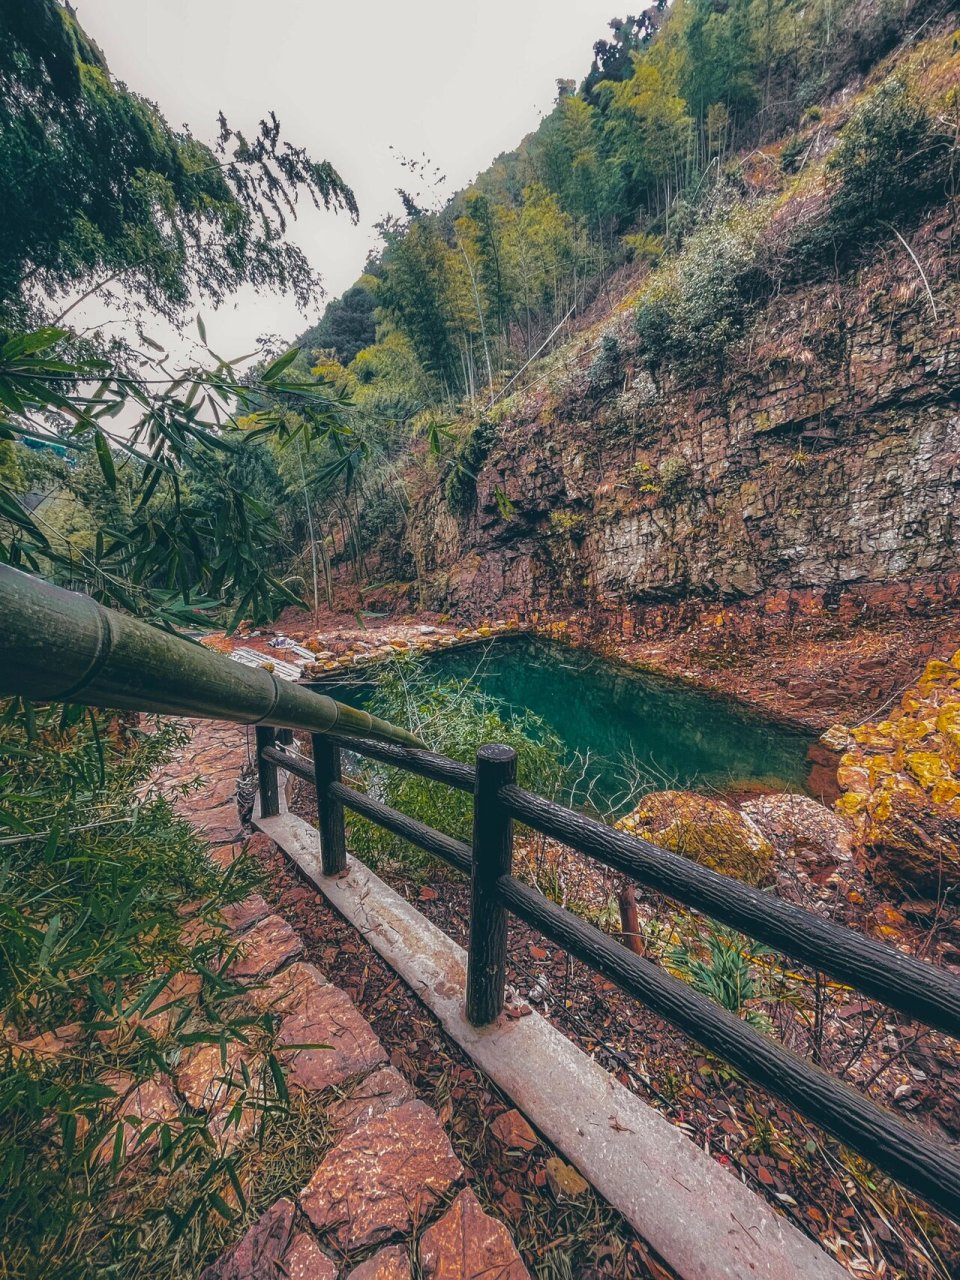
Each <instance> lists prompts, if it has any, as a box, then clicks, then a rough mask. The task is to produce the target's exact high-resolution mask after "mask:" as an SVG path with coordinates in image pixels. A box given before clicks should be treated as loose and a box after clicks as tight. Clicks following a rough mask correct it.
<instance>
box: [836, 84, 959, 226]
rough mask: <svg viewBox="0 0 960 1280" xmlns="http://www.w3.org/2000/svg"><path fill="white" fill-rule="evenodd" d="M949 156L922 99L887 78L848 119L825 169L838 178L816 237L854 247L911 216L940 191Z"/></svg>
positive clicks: (902, 85)
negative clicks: (828, 238)
mask: <svg viewBox="0 0 960 1280" xmlns="http://www.w3.org/2000/svg"><path fill="white" fill-rule="evenodd" d="M945 157H946V143H945V140H944V139H942V138H939V137H938V136H937V133H936V129H935V127H934V123H933V121H932V120H931V119H930V117H929V116H928V114H927V112H926V110H925V108H924V106H923V104H922V103H921V102H918V101H917V100H915V99H914V98H913V96H912V95H911V93H910V91H909V90H908V88H907V87H906V85H905V84H904V83H903V81H902V80H899V79H897V78H891V79H889V80H885V81H884V82H883V83H882V84H881V85H880V86H879V87H878V88H877V89H876V90H875V91H874V92H873V93H872V94H871V95H870V97H869V98H868V99H867V101H866V102H865V103H864V104H863V105H862V106H861V107H859V108H858V109H857V110H856V111H855V112H854V113H853V115H852V116H851V117H850V119H849V120H848V122H847V124H846V125H845V127H844V129H843V131H842V133H841V134H840V140H839V142H838V143H837V146H836V148H835V150H834V151H833V154H832V155H831V156H830V158H829V160H828V161H827V172H828V173H829V174H831V175H832V176H833V177H834V178H835V179H836V183H837V185H836V187H835V189H834V191H833V193H832V195H831V197H830V204H829V214H828V218H827V222H826V225H825V227H823V228H822V229H821V231H820V235H819V236H818V237H817V239H818V240H822V239H823V238H824V236H826V237H830V238H831V239H833V240H834V241H835V242H837V243H838V244H839V245H840V247H841V248H848V249H855V248H857V247H858V246H859V245H860V244H861V243H863V241H864V238H865V237H868V236H870V235H871V234H876V233H877V232H878V231H879V230H880V229H881V227H882V226H883V224H884V223H888V222H894V221H896V222H902V221H903V220H904V218H909V216H910V215H911V213H913V212H915V211H916V210H917V209H918V208H919V207H920V206H921V205H922V204H923V203H924V202H925V201H926V200H928V199H929V198H931V197H932V196H933V194H934V193H935V192H936V191H937V190H938V187H939V185H940V183H941V182H942V178H943V166H944V160H945Z"/></svg>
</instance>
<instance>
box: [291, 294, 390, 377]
mask: <svg viewBox="0 0 960 1280" xmlns="http://www.w3.org/2000/svg"><path fill="white" fill-rule="evenodd" d="M375 306H376V299H375V298H374V295H373V294H372V293H371V291H370V290H369V289H367V288H364V286H363V285H362V284H355V285H354V286H353V287H352V288H350V289H348V290H347V291H346V293H344V294H342V295H341V296H340V297H339V298H334V299H333V301H332V302H329V303H328V304H327V306H326V308H325V310H324V313H323V317H322V319H321V320H320V323H319V324H316V325H314V327H313V328H312V329H308V330H307V331H306V333H304V334H302V335H301V337H300V338H299V339H298V342H299V344H300V346H302V347H303V348H304V349H305V350H307V351H316V350H320V351H323V350H327V351H332V352H333V353H334V355H335V356H336V358H337V360H339V362H340V363H341V364H342V365H348V364H349V363H350V361H351V360H353V359H354V357H355V356H357V355H359V353H360V352H361V351H362V350H363V349H364V347H369V346H370V345H371V344H372V343H373V342H374V340H375V338H376V325H375V323H374V318H373V313H374V308H375Z"/></svg>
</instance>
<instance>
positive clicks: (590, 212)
mask: <svg viewBox="0 0 960 1280" xmlns="http://www.w3.org/2000/svg"><path fill="white" fill-rule="evenodd" d="M949 8H950V6H949V4H948V3H944V0H940V2H939V3H929V2H928V0H907V3H906V4H900V3H892V2H889V0H814V2H813V3H809V4H808V3H799V2H798V0H729V2H728V0H677V2H676V3H675V4H673V5H672V6H670V8H669V10H667V8H666V5H665V3H664V2H663V0H660V2H659V3H658V4H657V5H655V6H653V7H652V8H650V9H648V10H647V11H646V12H645V13H643V14H642V15H640V16H639V17H631V16H628V17H627V18H626V19H622V20H621V19H615V20H613V21H612V22H611V23H610V33H609V38H608V39H602V40H599V41H598V42H597V44H596V45H595V47H594V57H593V61H592V63H591V64H590V66H589V69H588V71H587V74H586V76H585V78H584V80H583V82H582V84H581V85H580V87H579V89H578V88H576V86H575V84H574V82H572V81H560V82H558V97H557V101H556V104H555V106H554V108H553V110H552V111H551V112H550V114H549V115H548V116H547V117H546V118H545V119H544V120H543V122H542V123H541V125H540V127H539V128H538V129H537V130H536V131H535V132H534V133H533V134H531V135H529V136H528V137H527V138H525V139H524V140H523V141H522V142H521V144H520V145H519V146H518V147H517V148H516V150H514V151H512V152H508V153H505V154H503V155H501V156H499V157H497V159H496V160H495V161H494V162H493V163H492V164H491V165H490V167H489V168H488V169H487V170H485V171H484V172H483V173H481V174H480V175H479V176H478V177H477V179H476V180H475V181H474V182H473V183H472V184H471V185H470V186H469V187H468V188H467V189H466V190H464V191H461V192H459V193H457V194H456V195H455V196H454V197H453V198H452V199H451V200H450V201H449V202H448V203H447V204H446V205H445V206H444V207H443V208H442V209H439V210H437V209H432V208H430V207H429V206H430V200H431V199H432V196H430V195H429V194H428V195H424V194H422V191H421V188H422V189H423V191H426V192H428V193H429V192H430V191H431V190H432V179H433V178H434V177H435V175H434V174H433V173H432V172H428V171H426V170H425V169H424V168H423V167H421V166H420V165H418V164H416V163H414V164H411V165H410V166H409V168H410V173H409V189H408V190H407V191H405V192H403V193H402V194H403V201H404V205H405V208H406V216H405V217H404V218H403V219H399V220H398V219H388V220H386V221H385V222H384V223H383V224H381V230H382V233H383V248H382V251H381V252H380V253H378V254H377V255H375V256H374V257H373V258H372V259H371V261H370V262H369V263H368V264H367V270H366V272H365V273H364V274H363V275H361V277H360V278H359V279H358V281H357V283H356V284H355V285H354V286H353V287H352V288H351V289H350V290H348V291H347V293H346V294H345V295H344V296H343V298H342V299H338V300H335V301H333V302H331V303H330V305H329V306H328V307H327V310H326V313H325V314H324V316H323V318H322V319H321V321H320V323H319V324H318V325H316V326H314V327H313V328H312V329H310V330H308V331H307V332H306V333H304V334H303V335H301V338H300V339H299V342H300V343H301V344H302V345H303V346H304V347H305V348H306V349H307V350H308V351H317V350H326V351H328V352H330V353H331V354H333V355H335V357H336V360H337V362H338V363H339V364H341V365H343V366H344V367H345V368H347V369H348V370H349V373H350V375H351V380H352V379H356V380H357V381H358V382H359V383H360V384H362V385H363V386H369V385H370V384H371V383H374V382H378V383H381V384H383V385H390V386H391V387H392V388H394V389H399V388H405V389H406V390H408V391H409V393H410V395H409V399H410V401H411V407H412V404H414V403H416V404H422V403H423V402H424V401H428V402H446V403H448V404H449V403H452V402H458V401H460V400H461V399H463V398H467V399H480V400H482V399H483V398H484V397H486V396H488V395H489V393H490V391H491V388H495V387H496V386H498V385H499V384H500V382H501V380H502V379H503V376H504V375H505V374H509V373H512V372H514V371H515V370H516V368H518V367H519V365H520V364H522V363H523V362H524V360H526V359H528V358H529V357H530V356H531V355H532V354H533V353H534V352H536V351H537V350H538V348H539V347H540V346H541V344H542V343H543V342H544V340H545V339H547V337H548V336H549V335H550V334H551V332H552V330H553V329H554V328H555V327H556V326H557V325H558V324H560V323H562V322H567V324H569V323H570V321H572V320H574V319H575V318H576V316H577V315H578V314H580V313H582V312H583V311H584V310H585V309H586V308H587V307H588V306H589V304H590V303H591V301H593V300H594V299H595V298H596V296H597V294H598V293H604V292H605V291H608V290H609V288H610V287H611V286H610V282H611V280H612V279H613V278H615V277H616V273H617V271H618V269H619V268H622V267H623V266H624V264H630V263H633V264H637V265H639V266H644V265H647V264H652V263H656V262H657V261H658V260H659V259H660V258H661V257H662V256H663V255H664V254H669V253H670V252H671V251H672V250H674V249H675V248H676V247H677V246H678V245H679V244H681V243H682V242H683V240H684V239H685V237H686V235H687V234H688V233H689V231H690V230H691V228H692V227H693V226H695V225H696V224H697V223H698V222H699V221H701V220H702V218H703V216H704V212H705V210H706V209H707V208H708V207H710V206H711V204H712V203H715V199H716V194H717V187H718V185H720V186H721V187H722V188H723V191H724V195H725V198H726V199H727V200H728V201H729V200H733V199H737V198H738V197H744V196H746V195H747V194H748V188H749V186H750V185H751V184H749V181H747V182H746V183H745V180H744V174H743V163H744V159H745V157H746V156H747V155H748V154H749V152H750V151H751V149H753V148H757V147H760V148H762V147H763V146H765V145H766V144H769V143H770V142H771V141H773V140H774V139H779V138H783V137H786V138H787V144H786V146H785V149H784V154H783V156H782V157H781V158H780V164H781V168H782V171H783V173H784V174H786V175H790V174H793V173H797V172H800V171H801V170H802V169H803V168H804V165H805V161H806V160H808V159H809V156H808V155H807V154H806V153H807V152H808V150H809V143H810V137H809V130H808V129H807V126H808V125H809V124H810V123H811V122H813V121H815V120H817V119H819V112H820V111H821V110H822V107H823V104H825V103H827V102H828V101H830V100H831V99H832V98H833V97H834V96H835V95H836V94H837V92H838V91H839V90H843V89H852V90H855V89H856V88H857V86H858V84H859V83H860V82H861V81H862V79H863V76H864V75H865V74H867V73H869V71H870V70H871V68H873V67H874V66H875V65H876V64H877V62H878V61H879V60H880V59H881V58H883V57H884V56H885V55H886V54H888V53H889V52H890V51H891V50H892V49H894V48H896V47H897V45H898V44H900V43H901V42H902V41H903V40H904V39H908V38H909V37H910V36H911V34H912V33H913V32H915V31H919V30H927V31H929V27H930V24H931V22H935V21H936V19H937V17H938V14H941V13H946V12H948V11H949ZM586 61H587V59H586V58H585V63H586ZM805 139H806V140H805ZM427 169H429V166H427ZM608 297H609V295H608ZM358 357H359V360H358V359H357V358H358ZM355 361H356V363H354V362H355Z"/></svg>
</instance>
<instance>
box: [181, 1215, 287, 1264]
mask: <svg viewBox="0 0 960 1280" xmlns="http://www.w3.org/2000/svg"><path fill="white" fill-rule="evenodd" d="M293 1216H294V1207H293V1205H292V1203H291V1202H290V1201H289V1200H278V1201H277V1203H276V1204H274V1205H271V1207H270V1208H269V1209H268V1210H267V1211H266V1213H264V1214H263V1215H262V1216H261V1217H260V1218H258V1219H257V1221H256V1222H255V1223H254V1224H253V1226H252V1227H251V1228H250V1230H249V1231H248V1232H247V1234H246V1235H245V1236H244V1237H243V1239H242V1240H240V1241H239V1243H237V1244H235V1245H234V1246H233V1248H232V1249H228V1250H227V1251H226V1253H224V1254H221V1256H220V1257H219V1258H218V1259H217V1260H216V1262H214V1263H212V1264H211V1265H210V1266H209V1267H206V1268H205V1269H204V1270H203V1271H202V1272H201V1273H200V1280H285V1277H286V1272H285V1271H284V1270H283V1258H284V1254H285V1253H286V1251H287V1247H288V1245H289V1243H290V1236H291V1233H292V1231H293Z"/></svg>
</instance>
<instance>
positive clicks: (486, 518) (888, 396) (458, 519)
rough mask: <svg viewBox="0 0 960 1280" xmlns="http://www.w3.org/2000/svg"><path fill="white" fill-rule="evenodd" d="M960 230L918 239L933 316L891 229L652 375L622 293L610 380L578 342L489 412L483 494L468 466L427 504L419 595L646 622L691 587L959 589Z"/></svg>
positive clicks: (455, 606) (672, 607)
mask: <svg viewBox="0 0 960 1280" xmlns="http://www.w3.org/2000/svg"><path fill="white" fill-rule="evenodd" d="M952 235H953V228H952V225H951V224H950V223H948V222H947V220H946V219H945V218H942V219H940V220H939V221H934V222H931V223H930V224H928V225H927V226H926V227H924V228H923V229H922V231H921V232H920V233H919V234H918V235H917V236H916V237H915V238H914V241H913V247H914V249H915V251H916V252H917V255H918V257H919V258H920V260H921V261H923V263H924V267H925V271H926V274H927V278H928V279H929V280H930V281H931V283H932V284H933V286H934V288H935V289H936V293H937V307H936V315H935V314H934V310H933V307H932V306H931V302H930V299H929V297H928V295H927V292H926V289H925V287H924V285H923V283H922V281H921V279H920V276H919V273H918V272H917V269H916V266H915V265H914V263H913V261H912V260H911V259H910V257H909V256H908V254H907V253H906V252H905V251H904V250H903V249H902V246H893V247H890V248H888V250H887V251H886V252H885V253H883V254H881V255H879V256H878V257H877V258H876V259H875V260H874V262H873V263H872V265H871V266H870V267H869V268H865V269H864V270H863V271H861V272H860V273H859V275H858V276H856V277H853V278H847V279H844V280H842V281H837V282H834V283H830V284H820V285H816V286H814V287H810V288H806V289H804V290H802V291H797V292H795V293H793V294H784V295H781V296H780V297H779V298H777V299H776V300H775V301H773V302H772V303H770V305H769V306H768V307H767V309H766V311H765V312H764V313H763V314H761V315H760V316H759V317H758V318H757V319H756V321H755V323H753V325H752V326H751V328H750V330H749V332H748V334H747V336H746V337H745V338H744V339H743V340H742V341H741V342H739V343H738V344H737V345H736V346H735V347H733V348H732V349H730V350H729V352H728V354H727V359H726V362H725V367H724V369H723V370H717V369H713V368H703V369H698V370H687V371H685V372H684V373H681V372H679V371H677V370H664V371H662V372H660V373H658V374H657V376H656V378H655V377H653V376H652V375H651V373H650V372H649V371H647V370H645V369H644V368H642V367H641V366H640V365H639V364H638V363H637V362H636V360H635V358H634V356H633V354H632V352H633V339H632V332H631V316H630V313H629V310H625V311H624V312H622V313H621V316H620V318H619V319H618V320H617V321H616V322H615V323H614V324H613V325H612V326H610V327H609V328H608V333H612V334H613V335H614V336H615V337H616V338H617V342H618V350H619V353H620V354H619V356H618V360H619V363H618V364H617V366H616V368H615V370H614V377H615V378H616V382H615V384H614V385H613V386H612V387H611V388H610V389H609V390H607V391H603V390H598V388H597V386H596V381H597V378H596V373H595V372H594V373H593V375H591V372H590V369H589V364H590V360H591V350H590V348H589V346H588V344H586V343H585V344H583V346H587V350H583V349H581V351H580V352H579V354H573V355H571V356H569V357H568V361H567V367H566V369H564V370H563V371H562V372H561V371H558V370H557V367H556V366H554V372H553V374H549V373H548V374H547V375H546V380H545V381H543V382H541V383H540V385H539V386H537V385H534V386H533V387H532V388H531V389H530V390H529V391H527V392H525V393H523V394H521V395H519V396H517V397H515V398H514V399H513V401H511V402H510V404H509V408H508V410H507V411H505V412H504V413H503V415H502V416H501V417H500V418H499V419H498V420H497V421H496V422H495V423H494V424H493V426H492V428H491V427H487V428H486V431H487V432H488V440H485V441H484V442H483V444H482V445H481V446H479V447H478V448H477V450H476V455H479V460H480V466H479V469H478V470H476V472H475V474H476V484H475V495H474V492H473V488H474V486H473V483H472V481H471V482H470V483H469V485H468V486H464V485H461V486H459V488H458V493H457V499H458V501H457V504H456V507H457V509H451V502H450V499H449V497H448V495H447V493H446V492H445V491H444V490H443V489H441V488H439V487H438V488H437V489H436V490H435V491H433V492H430V493H428V494H426V495H425V496H424V497H423V498H422V499H421V501H420V503H419V504H418V506H417V507H416V508H415V509H414V511H413V513H412V518H411V522H410V544H411V549H412V552H413V554H414V557H415V559H416V561H417V567H418V576H419V579H420V582H421V585H422V589H424V590H425V592H426V596H427V600H426V601H425V603H428V604H429V605H430V606H431V607H434V608H437V609H446V610H451V611H455V612H456V611H462V612H464V613H468V614H473V615H474V616H476V615H480V614H482V615H491V614H492V613H501V614H504V613H507V612H510V611H514V610H515V611H517V612H518V613H519V614H520V615H525V616H529V615H530V614H532V613H535V612H537V611H541V612H544V613H552V614H561V613H569V612H572V611H576V610H587V611H589V613H590V614H591V616H592V617H594V618H596V619H597V620H598V621H600V622H602V623H603V624H605V625H608V626H609V625H610V624H611V622H613V623H614V625H619V626H621V627H623V628H625V629H629V630H630V631H633V630H637V631H641V630H644V629H649V628H650V627H651V626H663V625H668V624H669V620H670V619H671V618H675V617H677V616H678V611H679V612H683V610H685V609H686V610H689V608H690V604H691V602H693V603H694V604H696V606H697V607H698V608H700V609H702V608H703V607H704V604H706V603H710V602H721V601H723V602H727V603H728V604H729V603H730V602H734V601H739V602H741V605H745V606H747V607H748V608H749V607H756V608H759V609H761V610H763V611H764V612H766V613H768V614H784V615H785V620H788V619H789V615H790V612H791V610H790V609H789V608H786V607H785V606H784V600H785V599H788V600H789V599H803V600H805V601H806V602H807V603H808V604H809V602H810V601H811V600H812V601H813V602H814V604H815V606H816V607H817V608H822V609H825V610H828V611H829V610H833V609H837V608H838V607H839V608H841V609H846V610H847V611H849V610H850V609H851V608H853V610H854V611H855V610H856V609H857V608H859V607H861V606H860V605H859V604H858V603H857V602H858V601H862V600H866V601H869V602H872V603H873V604H876V605H877V606H878V607H879V608H881V609H882V608H884V607H887V604H888V603H890V602H894V603H896V602H899V603H903V604H907V605H910V604H911V603H913V604H916V603H924V604H931V603H932V604H935V605H939V604H943V603H947V602H949V601H951V600H954V599H956V596H957V590H958V586H960V576H958V573H957V570H958V563H957V555H956V547H957V535H958V532H960V405H958V399H960V326H958V324H957V316H958V314H960V288H958V287H957V285H956V284H955V281H956V265H957V257H956V255H955V253H954V252H952V251H951V242H952ZM596 341H597V339H596V337H594V339H593V343H594V344H596ZM593 350H594V351H595V350H596V346H595V345H594V346H593ZM551 378H552V383H551ZM483 429H484V428H481V430H483ZM484 454H485V456H484ZM448 488H449V486H448ZM465 489H466V500H464V490H465ZM851 601H853V604H852V605H851ZM681 602H683V603H681Z"/></svg>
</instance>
